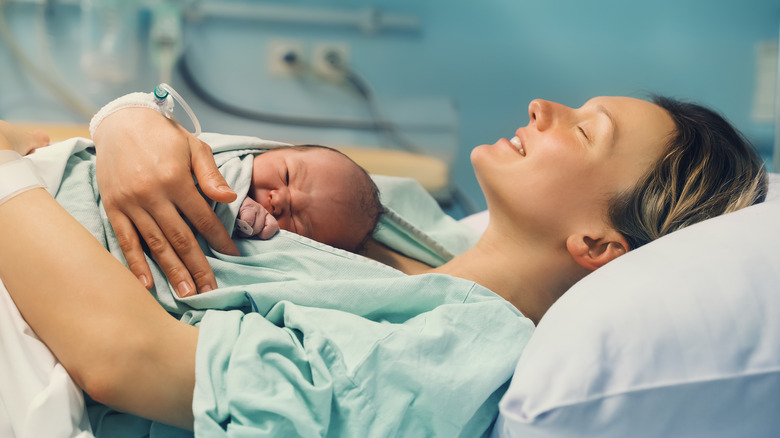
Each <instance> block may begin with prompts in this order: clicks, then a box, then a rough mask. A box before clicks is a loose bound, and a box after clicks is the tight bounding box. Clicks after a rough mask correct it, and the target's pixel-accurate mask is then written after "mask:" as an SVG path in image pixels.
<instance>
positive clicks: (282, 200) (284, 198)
mask: <svg viewBox="0 0 780 438" xmlns="http://www.w3.org/2000/svg"><path fill="white" fill-rule="evenodd" d="M268 197H269V202H268V203H269V204H270V205H271V214H272V215H273V216H274V217H276V218H278V217H280V216H283V215H284V214H285V213H286V212H287V210H289V205H290V193H289V192H288V191H287V190H285V189H278V190H271V191H270V192H269V193H268Z"/></svg>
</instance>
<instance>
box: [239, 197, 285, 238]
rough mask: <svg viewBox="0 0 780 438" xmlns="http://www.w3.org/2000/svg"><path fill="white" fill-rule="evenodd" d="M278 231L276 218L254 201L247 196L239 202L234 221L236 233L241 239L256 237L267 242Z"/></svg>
mask: <svg viewBox="0 0 780 438" xmlns="http://www.w3.org/2000/svg"><path fill="white" fill-rule="evenodd" d="M277 231H279V223H278V222H277V221H276V218H275V217H274V216H273V215H272V214H271V213H269V212H268V210H266V209H265V207H263V206H262V204H260V203H258V202H257V201H255V200H254V199H252V198H250V197H249V196H247V197H246V198H244V201H243V202H241V208H239V209H238V219H237V220H236V232H237V233H238V234H239V235H240V236H241V237H252V236H257V237H259V238H260V239H263V240H268V239H270V238H271V237H273V235H274V234H276V232H277Z"/></svg>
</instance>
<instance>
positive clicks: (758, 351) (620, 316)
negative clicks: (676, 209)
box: [0, 130, 780, 437]
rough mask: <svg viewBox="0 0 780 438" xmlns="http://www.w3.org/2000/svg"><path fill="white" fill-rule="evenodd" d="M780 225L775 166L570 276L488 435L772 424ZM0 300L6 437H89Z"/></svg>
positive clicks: (75, 406)
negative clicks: (751, 184) (719, 206)
mask: <svg viewBox="0 0 780 438" xmlns="http://www.w3.org/2000/svg"><path fill="white" fill-rule="evenodd" d="M50 132H52V134H53V137H55V138H56V136H57V135H59V134H56V133H55V131H54V130H50ZM72 134H74V133H73V132H71V131H66V132H65V133H64V134H63V135H65V136H70V135H72ZM77 135H78V134H77ZM485 220H486V217H485V215H484V214H480V215H478V216H473V217H469V218H466V219H464V222H466V223H467V224H469V225H471V226H473V227H475V228H478V229H479V228H480V227H483V226H484V225H485ZM778 224H780V175H778V174H772V175H771V183H770V192H769V198H768V199H767V201H766V202H765V203H763V204H761V205H756V206H753V207H749V208H747V209H744V210H742V211H739V212H736V213H732V214H729V215H725V216H722V217H719V218H715V219H711V220H708V221H706V222H704V223H701V224H697V225H694V226H691V227H689V228H687V229H685V230H682V231H679V232H676V233H673V234H672V235H670V236H667V237H664V238H662V239H659V240H658V241H655V242H653V243H650V244H648V245H646V246H644V247H642V248H640V249H638V250H635V251H632V252H631V253H629V254H627V255H625V256H623V257H620V258H619V259H617V260H616V261H614V262H612V263H610V264H609V265H607V266H605V267H604V268H602V269H600V270H598V271H597V272H595V273H594V274H592V275H590V276H588V277H586V278H585V279H584V280H582V281H581V282H579V283H578V284H576V285H575V286H574V287H573V288H572V289H571V290H570V291H569V292H567V293H566V294H565V295H564V296H563V297H562V298H561V299H559V300H558V301H557V302H556V303H555V304H554V305H553V306H552V307H551V308H550V310H549V311H548V312H547V314H546V315H545V316H544V318H543V319H542V320H541V322H540V323H539V325H538V327H537V329H536V332H535V333H534V335H533V337H532V339H531V341H530V342H529V344H528V346H527V348H526V350H525V352H524V354H523V356H522V357H521V359H520V360H519V362H518V363H517V367H516V371H515V373H514V378H513V380H512V382H511V385H510V387H509V389H508V391H507V392H506V394H505V396H504V397H503V399H502V400H501V402H500V415H499V418H498V420H497V422H496V425H495V428H494V430H493V436H494V437H560V436H592V437H626V436H632V437H636V436H655V437H660V436H664V437H666V436H708V437H709V436H751V437H761V436H772V435H775V434H776V431H777V430H780V416H778V415H777V413H778V412H780V395H779V394H780V232H778V228H777V227H778ZM0 299H2V300H3V303H2V304H0V312H2V315H0V336H1V337H2V338H0V341H1V342H0V349H2V351H0V368H2V372H1V373H0V436H15V435H16V436H25V437H27V436H29V437H41V436H79V437H88V436H91V432H90V429H89V425H88V422H87V418H86V415H85V413H84V409H83V395H82V394H81V391H79V390H78V388H76V387H75V385H74V384H73V383H72V381H70V379H69V378H68V376H67V373H66V372H65V371H64V369H62V367H61V366H60V365H58V364H57V363H56V361H55V360H54V358H53V357H52V356H51V355H50V353H49V352H48V350H47V349H46V348H45V347H44V346H43V344H41V343H40V342H39V341H37V338H36V337H35V335H34V334H33V333H32V332H31V331H30V330H29V327H27V326H26V324H25V323H24V321H23V320H22V318H21V317H20V316H19V314H18V312H16V309H15V307H14V306H13V305H12V303H11V302H10V300H9V299H8V296H7V294H5V293H2V294H0Z"/></svg>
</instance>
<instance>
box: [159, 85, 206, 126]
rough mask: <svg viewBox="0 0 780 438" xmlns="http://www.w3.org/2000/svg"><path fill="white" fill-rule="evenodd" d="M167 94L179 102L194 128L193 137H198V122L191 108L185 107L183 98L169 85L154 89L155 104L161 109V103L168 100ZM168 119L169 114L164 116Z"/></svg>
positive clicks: (185, 103)
mask: <svg viewBox="0 0 780 438" xmlns="http://www.w3.org/2000/svg"><path fill="white" fill-rule="evenodd" d="M168 94H170V95H171V96H173V98H174V99H175V100H176V101H177V102H179V104H180V105H181V107H182V108H184V112H186V113H187V115H188V116H189V117H190V120H192V124H193V125H194V126H195V132H194V134H195V137H197V136H199V135H200V122H198V118H197V117H195V113H194V112H193V111H192V108H190V106H189V105H187V102H185V101H184V98H183V97H181V95H179V93H177V92H176V90H174V89H173V87H171V86H170V85H168V84H166V83H164V82H163V83H162V84H160V85H158V86H156V87H154V98H155V99H157V104H158V105H160V108H162V104H163V102H165V99H167V98H168ZM166 115H167V116H169V117H170V114H166Z"/></svg>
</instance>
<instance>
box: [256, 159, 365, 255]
mask: <svg viewBox="0 0 780 438" xmlns="http://www.w3.org/2000/svg"><path fill="white" fill-rule="evenodd" d="M362 178H363V175H362V171H361V170H360V168H359V167H357V165H356V164H355V163H353V162H351V161H350V160H349V159H347V158H346V157H344V156H343V155H341V154H339V153H338V152H334V151H331V150H328V149H322V148H310V149H305V150H297V149H287V148H284V149H277V150H271V151H268V152H266V153H263V154H260V155H257V156H255V158H254V162H253V170H252V188H251V189H250V195H251V197H252V198H253V199H254V200H255V201H257V202H258V203H260V204H261V205H262V206H263V207H265V209H266V210H268V211H269V212H270V213H271V214H272V215H273V216H274V217H275V218H276V220H277V221H278V222H279V227H280V228H281V229H283V230H287V231H291V232H293V233H296V234H300V235H302V236H306V237H309V238H311V239H314V240H317V241H319V242H322V243H326V244H328V245H331V246H335V247H337V248H343V249H348V250H352V249H354V248H356V247H357V246H358V245H359V244H360V243H361V241H362V240H363V238H364V237H365V235H366V234H367V233H368V232H369V231H370V230H369V227H370V225H369V224H365V223H361V222H365V221H364V220H358V219H357V218H358V217H362V216H361V215H356V214H353V212H354V211H356V210H357V208H358V201H357V200H356V196H355V192H356V190H355V187H356V185H357V184H362Z"/></svg>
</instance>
